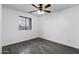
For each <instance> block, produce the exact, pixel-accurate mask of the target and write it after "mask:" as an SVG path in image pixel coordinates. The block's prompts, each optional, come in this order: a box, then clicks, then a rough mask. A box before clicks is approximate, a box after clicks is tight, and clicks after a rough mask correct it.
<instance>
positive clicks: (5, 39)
mask: <svg viewBox="0 0 79 59" xmlns="http://www.w3.org/2000/svg"><path fill="white" fill-rule="evenodd" d="M18 16H26V17H30V18H32V30H18ZM2 19H3V21H2V32H3V33H2V45H3V46H4V45H9V44H13V43H16V42H20V41H25V40H28V39H32V38H36V37H38V33H37V24H38V21H37V20H38V19H37V18H36V17H35V16H32V15H29V14H27V13H23V12H20V11H17V10H13V9H8V8H5V7H3V8H2Z"/></svg>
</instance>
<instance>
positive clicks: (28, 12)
mask: <svg viewBox="0 0 79 59" xmlns="http://www.w3.org/2000/svg"><path fill="white" fill-rule="evenodd" d="M36 11H37V10H33V11H30V12H28V13H32V12H36Z"/></svg>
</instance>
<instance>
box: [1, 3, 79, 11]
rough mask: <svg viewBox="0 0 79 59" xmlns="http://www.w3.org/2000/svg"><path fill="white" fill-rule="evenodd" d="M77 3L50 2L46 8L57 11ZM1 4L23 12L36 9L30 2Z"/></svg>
mask: <svg viewBox="0 0 79 59" xmlns="http://www.w3.org/2000/svg"><path fill="white" fill-rule="evenodd" d="M77 5H78V4H52V6H51V7H49V8H48V10H51V11H52V12H53V11H54V12H55V11H56V12H57V11H62V10H64V9H67V8H71V7H74V6H77ZM2 6H3V7H7V8H11V9H16V10H19V11H23V12H29V11H33V10H36V8H35V7H33V6H31V4H3V5H2Z"/></svg>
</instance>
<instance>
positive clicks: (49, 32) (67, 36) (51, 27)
mask: <svg viewBox="0 0 79 59" xmlns="http://www.w3.org/2000/svg"><path fill="white" fill-rule="evenodd" d="M40 21H41V22H40V26H41V33H40V34H41V37H42V38H45V39H49V40H51V41H55V42H58V43H61V44H65V45H68V46H72V47H75V48H79V6H76V7H73V8H69V9H66V10H64V11H61V12H55V13H52V14H49V15H45V16H43V17H41V18H40Z"/></svg>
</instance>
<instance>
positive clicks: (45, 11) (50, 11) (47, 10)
mask: <svg viewBox="0 0 79 59" xmlns="http://www.w3.org/2000/svg"><path fill="white" fill-rule="evenodd" d="M43 11H44V12H48V13H51V11H48V10H43Z"/></svg>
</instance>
